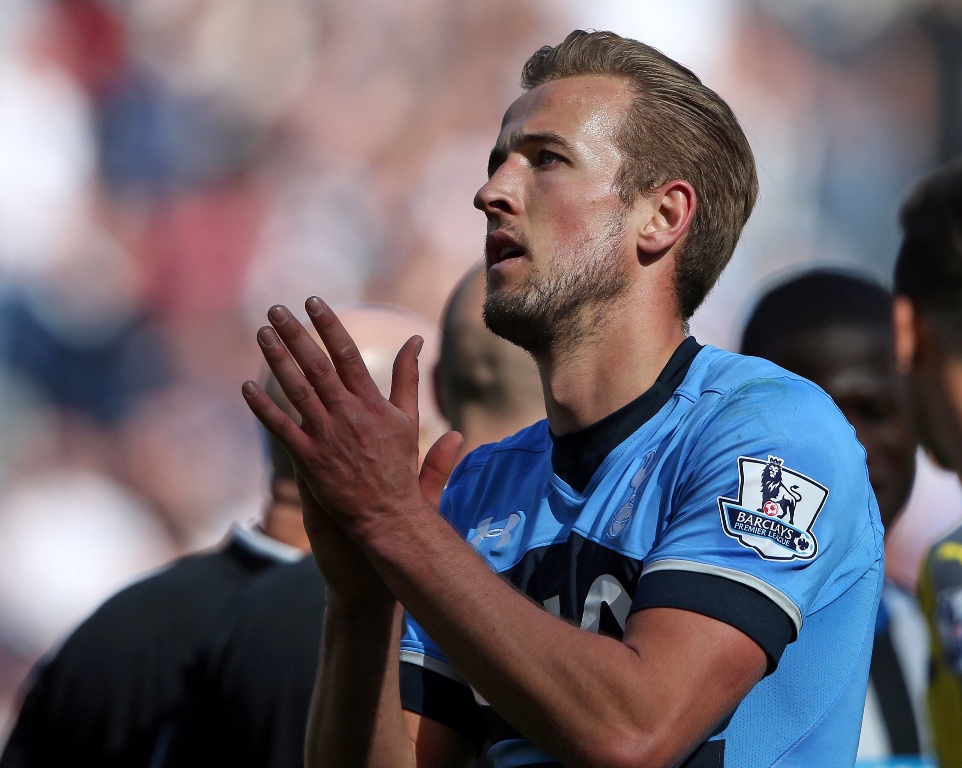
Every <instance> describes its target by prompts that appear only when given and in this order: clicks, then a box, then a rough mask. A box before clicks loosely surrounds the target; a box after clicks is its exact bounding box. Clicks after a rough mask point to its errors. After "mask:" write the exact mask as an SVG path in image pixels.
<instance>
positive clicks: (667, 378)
mask: <svg viewBox="0 0 962 768" xmlns="http://www.w3.org/2000/svg"><path fill="white" fill-rule="evenodd" d="M701 348H702V345H701V344H699V343H698V342H697V341H695V339H694V337H692V336H689V337H688V338H687V339H685V340H684V341H683V342H682V343H681V344H679V345H678V348H677V349H676V350H675V351H674V352H673V353H672V355H671V357H670V358H669V360H668V362H667V363H666V364H665V367H664V368H663V369H662V371H661V373H660V374H659V375H658V378H657V379H656V380H655V383H654V384H652V385H651V387H650V388H649V389H648V390H646V391H645V392H644V393H642V394H641V395H639V396H638V397H636V398H635V399H634V400H632V401H631V402H630V403H628V404H627V405H624V406H622V407H621V408H619V409H618V410H617V411H615V412H614V413H610V414H608V415H607V416H605V417H604V418H603V419H600V420H599V421H596V422H595V423H594V424H589V425H588V426H587V427H585V428H584V429H579V430H578V431H577V432H572V433H570V434H567V435H562V436H561V437H556V436H555V435H551V442H552V444H553V445H552V450H551V466H552V468H553V469H554V472H555V474H556V475H557V476H558V477H560V478H561V479H562V480H564V481H565V482H566V483H567V484H568V485H570V486H571V487H572V488H573V489H574V490H576V491H577V492H578V493H584V490H585V488H587V487H588V483H589V482H590V481H591V478H592V476H593V475H594V473H595V472H596V471H597V470H598V467H600V466H601V464H602V462H603V461H604V460H605V458H607V456H608V454H610V453H611V452H612V451H613V450H614V449H615V448H617V447H618V446H619V445H621V444H622V443H623V442H624V441H625V440H627V439H628V438H629V437H630V436H631V435H632V434H634V433H635V432H636V431H637V430H638V429H639V428H641V427H642V426H643V425H644V424H645V423H646V422H647V421H649V420H650V419H651V418H652V417H653V416H654V415H655V414H656V413H658V411H660V410H661V409H662V407H663V406H664V405H665V403H667V402H668V400H669V399H671V396H672V394H673V393H674V391H675V390H676V389H677V388H678V387H679V386H680V385H681V383H682V381H684V380H685V376H686V375H687V374H688V369H689V368H690V367H691V364H692V361H693V360H694V359H695V355H697V354H698V352H699V351H700V350H701Z"/></svg>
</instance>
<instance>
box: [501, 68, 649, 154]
mask: <svg viewBox="0 0 962 768" xmlns="http://www.w3.org/2000/svg"><path fill="white" fill-rule="evenodd" d="M633 97H634V94H633V93H632V91H631V89H630V87H629V85H628V83H627V81H626V80H624V79H622V78H616V77H609V76H607V75H587V76H583V77H567V78H563V79H561V80H552V81H551V82H548V83H544V84H542V85H539V86H538V87H537V88H532V89H531V90H530V91H528V92H527V93H524V94H522V95H521V96H520V97H519V98H518V99H517V100H516V101H515V102H514V103H513V104H512V105H511V106H510V107H508V111H507V112H505V114H504V120H503V121H502V123H501V136H500V138H499V143H501V142H504V141H506V140H509V139H510V136H511V135H512V134H518V133H528V134H530V133H543V132H555V133H560V134H562V135H575V134H581V135H586V136H593V137H595V138H599V139H602V138H603V139H608V140H610V139H611V138H612V137H613V136H614V135H615V133H616V132H617V130H618V128H619V126H620V125H621V120H622V118H623V116H624V114H625V109H626V108H627V106H628V105H629V103H630V102H631V100H632V99H633Z"/></svg>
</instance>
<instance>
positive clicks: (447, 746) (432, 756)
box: [404, 710, 474, 768]
mask: <svg viewBox="0 0 962 768" xmlns="http://www.w3.org/2000/svg"><path fill="white" fill-rule="evenodd" d="M404 720H405V722H406V723H407V727H408V732H409V733H410V734H411V743H412V746H413V748H414V754H415V756H416V758H417V764H418V768H464V767H465V766H467V765H469V764H470V763H471V760H472V759H473V758H474V747H473V746H472V745H471V744H470V743H469V742H468V740H467V739H465V738H464V736H462V735H461V734H460V733H459V732H458V731H456V730H455V729H454V728H451V727H450V726H447V725H444V724H443V723H439V722H438V721H437V720H432V719H431V718H429V717H424V716H423V715H419V714H417V713H416V712H411V711H410V710H404Z"/></svg>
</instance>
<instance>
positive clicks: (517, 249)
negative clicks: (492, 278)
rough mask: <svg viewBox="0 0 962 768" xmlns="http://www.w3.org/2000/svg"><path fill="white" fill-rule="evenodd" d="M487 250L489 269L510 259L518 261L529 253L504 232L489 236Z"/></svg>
mask: <svg viewBox="0 0 962 768" xmlns="http://www.w3.org/2000/svg"><path fill="white" fill-rule="evenodd" d="M485 250H486V255H487V260H488V268H489V269H490V268H491V267H493V266H494V265H495V264H500V263H501V262H503V261H508V260H509V259H517V258H519V257H521V256H524V255H525V253H527V251H526V250H525V249H524V247H522V245H521V244H520V243H518V242H517V241H516V240H514V239H513V238H511V237H509V236H508V235H506V234H504V233H503V232H493V233H492V234H490V235H488V240H487V248H486V249H485Z"/></svg>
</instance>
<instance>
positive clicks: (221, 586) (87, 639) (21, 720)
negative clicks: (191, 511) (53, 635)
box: [0, 437, 310, 768]
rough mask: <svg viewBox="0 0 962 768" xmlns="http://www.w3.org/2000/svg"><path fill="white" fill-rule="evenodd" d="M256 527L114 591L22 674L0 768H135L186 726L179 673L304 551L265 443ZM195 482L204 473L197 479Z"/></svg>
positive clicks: (289, 487) (280, 473)
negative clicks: (238, 605)
mask: <svg viewBox="0 0 962 768" xmlns="http://www.w3.org/2000/svg"><path fill="white" fill-rule="evenodd" d="M267 441H268V446H269V454H270V471H271V476H270V484H269V495H268V497H267V499H266V501H265V506H264V512H263V517H262V519H261V520H260V521H259V522H256V523H253V524H245V525H241V524H235V525H234V526H233V527H232V528H231V530H230V532H229V533H228V535H227V536H226V538H225V539H224V541H223V543H222V544H221V545H220V546H218V547H217V548H216V549H213V550H211V551H203V552H198V553H195V554H190V555H187V556H185V557H183V558H180V559H178V560H176V561H175V562H173V563H172V564H170V565H169V566H167V567H165V568H164V569H162V570H161V571H159V572H157V573H155V574H153V575H150V576H148V577H146V578H144V579H143V580H141V581H139V582H137V583H135V584H133V585H131V586H129V587H127V588H126V589H123V590H122V591H120V592H118V593H117V594H116V595H114V596H113V597H111V598H110V599H108V600H107V601H106V602H105V603H104V604H103V605H102V606H100V608H98V609H97V610H96V611H95V612H94V613H93V614H91V615H90V616H89V617H88V618H87V619H86V620H85V621H84V622H83V623H82V624H80V626H79V627H77V629H76V630H74V631H73V633H72V634H71V635H70V636H69V637H68V638H67V639H66V641H64V643H63V644H62V645H61V646H60V647H59V648H58V649H55V650H54V651H53V652H52V653H51V654H49V655H48V656H47V657H45V658H44V659H42V660H41V661H40V662H39V663H38V664H37V666H36V668H35V669H34V670H33V672H32V673H31V678H30V679H29V680H28V685H29V688H28V689H27V691H26V694H25V696H24V699H23V703H22V706H21V708H20V713H19V716H18V718H17V721H16V724H15V725H14V727H13V731H12V733H11V735H10V739H9V741H8V742H7V745H6V748H5V750H4V753H3V756H2V757H0V766H3V768H48V767H49V768H54V767H56V768H73V767H74V766H76V767H77V768H80V767H84V768H86V767H87V766H90V767H91V768H93V767H94V766H96V768H114V767H115V768H138V766H144V768H146V766H148V765H150V760H151V754H152V753H153V751H154V749H155V742H156V741H157V738H158V735H159V734H160V733H161V732H162V731H163V730H164V729H165V728H166V727H168V725H169V723H171V722H173V721H176V720H177V719H178V718H180V717H182V716H184V713H185V711H186V707H187V705H188V702H189V696H188V689H187V683H186V677H185V674H186V671H187V670H188V669H189V668H190V666H191V665H192V664H193V663H194V660H195V659H196V657H197V654H198V653H200V652H201V649H203V648H204V647H205V646H206V645H207V644H208V643H210V642H211V641H212V639H213V638H214V636H215V633H216V630H217V627H218V626H219V625H220V623H221V622H222V621H223V618H224V617H225V616H226V615H227V614H228V612H229V610H230V608H231V606H232V605H233V604H234V602H235V601H236V599H237V598H238V597H239V596H240V594H241V593H242V591H243V590H244V589H245V588H246V587H247V586H248V585H249V584H250V583H251V581H252V580H253V579H254V577H255V576H258V575H260V574H263V573H264V572H265V571H267V570H270V569H271V568H274V567H275V566H277V565H279V564H281V563H290V562H295V561H297V560H301V559H303V558H304V556H305V553H306V552H308V551H310V546H309V544H308V540H307V534H306V533H305V531H304V522H303V518H302V516H301V505H300V502H299V499H298V493H297V486H296V485H295V483H294V471H293V465H292V464H291V460H290V458H289V457H288V455H287V453H286V452H285V451H284V449H283V447H281V446H280V445H279V444H278V443H277V442H276V441H275V440H274V439H273V438H271V437H268V438H267ZM198 471H202V468H198Z"/></svg>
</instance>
